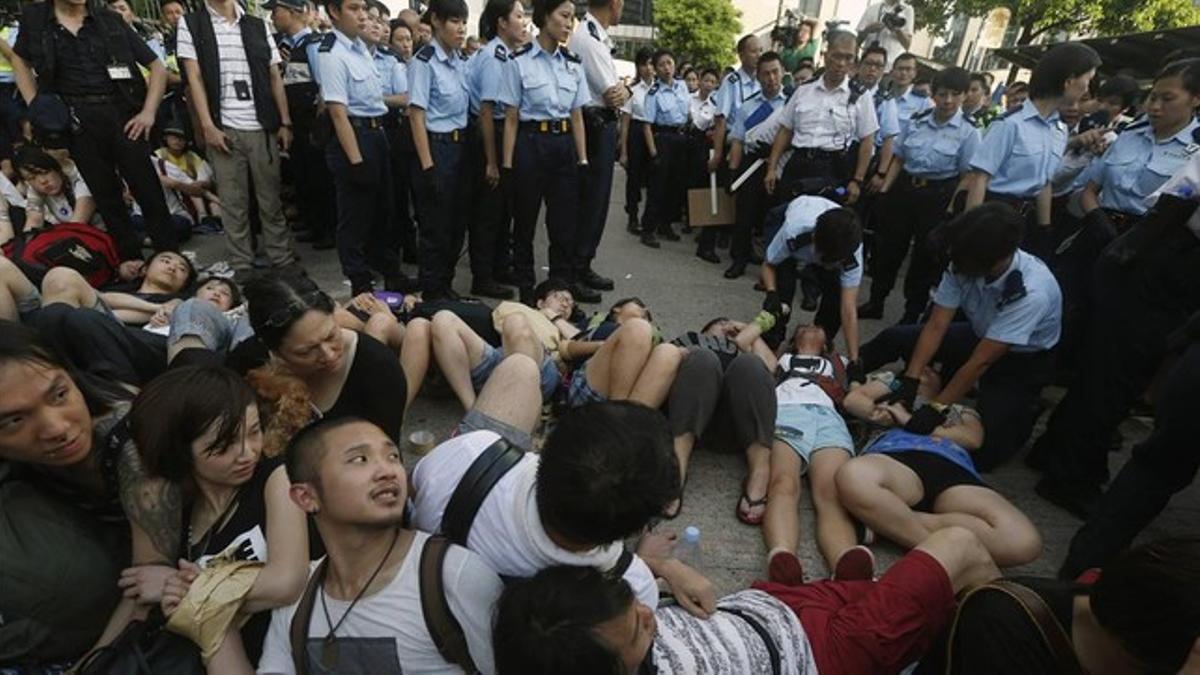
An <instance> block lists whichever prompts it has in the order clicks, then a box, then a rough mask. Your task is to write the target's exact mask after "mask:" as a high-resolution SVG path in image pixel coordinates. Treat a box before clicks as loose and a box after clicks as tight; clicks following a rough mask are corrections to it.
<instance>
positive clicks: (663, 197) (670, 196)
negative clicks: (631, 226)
mask: <svg viewBox="0 0 1200 675" xmlns="http://www.w3.org/2000/svg"><path fill="white" fill-rule="evenodd" d="M654 70H655V73H656V74H657V79H656V80H655V82H654V84H653V85H651V86H650V89H648V90H647V91H646V103H645V110H646V120H647V122H649V124H647V125H645V126H644V127H642V133H643V135H644V137H645V139H646V152H647V154H648V155H649V156H650V186H649V189H648V190H647V191H646V216H645V218H643V220H642V237H641V239H642V243H643V244H645V245H646V246H649V247H650V248H658V247H659V246H660V244H659V243H658V237H662V238H663V239H666V240H668V241H679V235H678V234H675V231H674V230H673V229H671V221H672V220H675V219H677V218H681V217H682V214H680V213H679V206H680V205H681V204H683V201H684V200H683V195H684V190H685V189H686V183H685V181H686V177H687V136H686V133H687V121H688V115H689V113H690V111H691V95H690V94H689V93H688V90H687V84H685V83H684V82H683V81H682V80H676V79H675V56H674V55H673V54H671V52H669V51H667V50H665V49H660V50H658V52H656V53H655V54H654ZM656 235H657V236H656Z"/></svg>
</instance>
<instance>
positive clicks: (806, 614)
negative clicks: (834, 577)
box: [754, 551, 955, 675]
mask: <svg viewBox="0 0 1200 675" xmlns="http://www.w3.org/2000/svg"><path fill="white" fill-rule="evenodd" d="M754 588H757V589H759V590H761V591H764V592H766V593H769V594H771V595H772V596H774V597H776V598H778V599H779V600H780V601H781V602H783V603H784V604H785V605H787V606H788V607H791V608H792V611H794V612H795V613H796V616H797V617H799V619H800V625H802V626H804V632H805V633H806V634H807V635H808V642H809V644H810V645H811V646H812V651H813V659H814V660H815V661H816V664H817V672H819V673H824V674H826V675H834V674H837V675H857V674H858V673H862V674H863V675H876V674H879V673H898V672H900V671H901V670H903V669H904V668H905V667H906V666H908V665H909V664H910V663H912V662H913V661H916V660H917V659H919V658H921V656H922V655H923V654H924V653H925V652H926V651H928V650H929V648H930V647H931V646H932V645H933V643H934V641H935V640H937V638H938V637H939V636H940V635H941V634H942V632H943V631H945V630H946V628H947V627H949V625H950V621H951V619H953V618H954V609H955V601H954V589H953V588H951V586H950V577H949V576H947V574H946V570H945V569H943V568H942V565H941V563H939V562H938V561H937V560H935V559H934V558H933V556H931V555H929V554H928V553H925V552H924V551H911V552H910V553H909V554H908V555H906V556H904V557H903V558H901V559H900V560H899V561H897V562H896V564H894V565H892V566H891V568H890V569H888V571H887V573H885V574H884V575H883V576H882V577H881V578H880V579H879V581H818V582H814V583H811V584H805V585H803V586H783V585H780V584H772V583H767V582H760V583H756V584H754Z"/></svg>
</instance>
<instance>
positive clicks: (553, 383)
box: [471, 342, 562, 401]
mask: <svg viewBox="0 0 1200 675" xmlns="http://www.w3.org/2000/svg"><path fill="white" fill-rule="evenodd" d="M503 360H504V350H503V349H501V348H499V347H493V346H492V345H489V344H488V343H486V342H485V343H483V358H482V359H481V360H480V361H479V365H477V366H475V367H474V368H472V369H471V385H472V386H473V387H475V391H477V392H478V391H480V390H481V389H483V385H484V384H486V383H487V381H488V378H489V377H491V376H492V371H494V370H496V366H498V365H500V362H501V361H503ZM541 371H542V374H541V386H542V400H543V401H550V400H552V399H553V398H554V392H555V391H557V390H558V385H559V383H560V382H561V381H562V376H561V375H559V374H558V366H556V365H554V358H553V357H551V356H550V355H549V354H547V355H546V356H545V357H544V358H543V359H542V365H541Z"/></svg>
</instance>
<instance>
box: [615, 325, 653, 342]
mask: <svg viewBox="0 0 1200 675" xmlns="http://www.w3.org/2000/svg"><path fill="white" fill-rule="evenodd" d="M613 335H614V336H617V337H618V339H619V340H620V341H621V342H625V343H628V342H637V343H640V344H645V345H646V346H647V347H649V346H650V342H651V341H652V340H653V338H654V327H653V326H651V325H650V322H649V321H646V320H645V319H627V320H626V321H625V322H624V323H622V324H621V327H620V328H619V329H617V332H616V333H613Z"/></svg>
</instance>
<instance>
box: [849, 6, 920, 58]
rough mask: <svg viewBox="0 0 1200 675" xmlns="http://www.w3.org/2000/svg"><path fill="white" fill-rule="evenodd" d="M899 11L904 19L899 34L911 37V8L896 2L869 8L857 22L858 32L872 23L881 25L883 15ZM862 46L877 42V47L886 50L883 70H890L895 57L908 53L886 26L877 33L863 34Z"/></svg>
mask: <svg viewBox="0 0 1200 675" xmlns="http://www.w3.org/2000/svg"><path fill="white" fill-rule="evenodd" d="M897 9H899V10H900V11H899V14H900V15H901V16H903V17H904V25H903V26H901V27H900V28H899V31H900V32H901V33H908V34H909V35H912V32H913V8H912V5H910V4H908V3H905V2H897V3H895V4H893V5H889V4H887V3H886V2H878V3H875V4H873V5H871V6H869V7H867V9H866V11H865V12H863V15H862V19H860V20H859V22H858V31H859V33H862V31H863V28H865V27H867V26H869V25H870V24H873V23H883V15H884V14H891V13H894V12H896V10H897ZM860 37H862V43H863V46H869V45H870V44H871V43H872V42H875V41H876V40H878V41H879V46H880V47H883V48H884V49H886V50H887V66H886V67H885V68H884V70H891V69H892V64H893V63H894V62H895V61H896V57H897V56H900V55H901V54H903V53H904V52H906V51H908V50H907V48H906V47H905V46H904V43H902V42H900V40H899V39H897V37H896V34H895V33H894V32H892V31H891V30H889V29H888V28H887V26H886V25H885V26H884V27H882V28H880V29H879V31H878V32H874V33H863V34H862V35H861V36H860Z"/></svg>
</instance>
